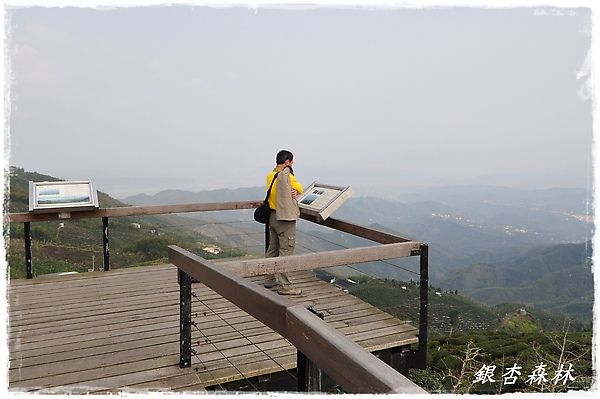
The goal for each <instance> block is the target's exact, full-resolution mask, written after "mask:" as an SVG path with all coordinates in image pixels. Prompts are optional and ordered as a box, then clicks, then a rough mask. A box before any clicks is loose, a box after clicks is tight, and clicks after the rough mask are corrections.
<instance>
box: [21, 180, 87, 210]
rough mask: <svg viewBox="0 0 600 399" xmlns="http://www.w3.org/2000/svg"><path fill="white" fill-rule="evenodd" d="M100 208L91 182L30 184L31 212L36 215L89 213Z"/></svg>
mask: <svg viewBox="0 0 600 399" xmlns="http://www.w3.org/2000/svg"><path fill="white" fill-rule="evenodd" d="M95 208H98V194H97V192H96V190H94V189H93V187H92V182H91V181H74V182H64V181H57V182H32V181H30V182H29V211H30V212H34V213H50V212H68V211H87V210H93V209H95Z"/></svg>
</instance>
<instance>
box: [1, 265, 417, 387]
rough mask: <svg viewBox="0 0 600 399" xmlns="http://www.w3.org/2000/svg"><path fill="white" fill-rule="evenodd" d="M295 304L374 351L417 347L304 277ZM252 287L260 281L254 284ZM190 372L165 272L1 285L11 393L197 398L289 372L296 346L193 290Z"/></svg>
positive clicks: (397, 326) (373, 313)
mask: <svg viewBox="0 0 600 399" xmlns="http://www.w3.org/2000/svg"><path fill="white" fill-rule="evenodd" d="M290 277H291V279H292V280H293V281H294V282H295V284H296V285H297V286H298V287H300V288H302V290H303V293H302V295H301V296H300V297H297V298H294V301H296V302H297V303H298V304H301V305H303V306H306V307H313V308H314V309H315V310H316V311H317V312H322V313H323V314H324V320H325V321H326V322H328V323H329V324H330V325H331V326H333V327H335V328H337V329H338V330H339V331H341V332H343V333H344V334H346V335H347V336H348V337H350V338H351V339H353V340H354V341H355V342H357V343H358V344H359V345H361V346H362V347H364V348H365V349H367V350H369V351H371V352H374V351H378V350H383V349H389V348H394V347H398V346H405V345H410V344H412V343H416V342H417V341H418V339H417V332H418V331H417V329H416V327H414V326H413V325H411V324H407V323H404V322H402V321H400V320H398V319H396V318H394V317H392V316H390V315H388V314H387V313H385V312H382V311H380V310H378V309H376V308H374V307H372V306H371V305H369V304H367V303H365V302H363V301H361V300H359V299H357V298H355V297H353V296H352V295H349V294H347V293H345V292H344V291H343V290H341V289H339V288H338V287H336V286H333V285H331V284H329V283H326V282H323V281H321V280H319V279H317V278H315V277H313V276H311V275H310V274H308V273H306V272H295V273H290ZM251 280H253V281H256V282H257V283H259V284H260V283H261V281H262V278H261V277H257V278H252V279H251ZM193 291H194V300H193V304H192V313H193V322H194V325H195V327H194V331H193V334H192V345H193V346H192V347H193V349H194V351H195V352H196V355H195V356H193V357H192V367H191V368H185V369H180V368H179V285H178V283H177V268H176V267H175V266H173V265H159V266H144V267H136V268H128V269H117V270H111V271H108V272H90V273H80V274H70V275H62V276H59V275H51V276H40V277H36V278H34V279H30V280H15V281H12V282H11V283H10V284H9V286H8V302H9V308H8V320H9V327H8V338H9V339H8V341H9V342H8V347H9V353H8V356H9V361H10V365H9V378H8V380H9V387H8V388H9V392H37V393H61V394H77V393H145V392H152V391H162V392H182V393H192V392H203V391H204V390H205V388H206V387H214V386H219V385H220V384H225V383H228V382H232V381H239V380H246V379H251V378H253V377H258V376H268V375H270V374H274V373H279V372H285V371H286V370H293V369H295V367H296V349H295V348H294V347H293V346H292V345H291V344H290V343H289V342H288V341H287V340H286V339H284V338H283V337H281V336H280V335H279V334H277V333H275V332H273V331H272V330H271V329H269V328H268V327H266V326H265V325H264V324H262V323H260V322H259V321H257V320H255V319H254V318H253V317H251V316H249V315H248V314H247V313H245V312H244V311H242V310H240V309H239V308H237V307H236V306H234V305H232V304H231V303H230V302H228V301H227V300H225V299H223V298H222V297H220V296H219V295H218V294H216V293H215V292H214V291H212V290H210V289H208V288H207V287H206V286H204V285H202V284H199V283H195V284H194V285H193Z"/></svg>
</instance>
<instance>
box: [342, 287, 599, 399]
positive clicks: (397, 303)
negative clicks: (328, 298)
mask: <svg viewBox="0 0 600 399" xmlns="http://www.w3.org/2000/svg"><path fill="white" fill-rule="evenodd" d="M352 280H354V281H359V284H358V285H357V286H355V287H354V288H352V289H351V291H350V293H352V294H353V295H355V296H357V297H359V298H361V299H362V300H364V301H366V302H369V303H371V304H372V305H374V306H377V307H378V308H380V309H382V310H384V311H386V312H388V313H390V314H392V315H395V316H396V317H398V318H400V319H402V320H407V321H410V322H412V323H413V324H414V325H418V321H419V314H418V312H419V290H420V287H419V285H418V283H417V282H415V281H409V282H400V281H393V280H377V279H368V278H365V277H364V276H361V277H353V278H352ZM428 294H429V307H428V350H427V368H426V369H425V370H414V369H413V370H411V371H410V378H411V380H412V381H414V382H415V383H416V384H418V385H419V386H421V387H423V388H424V389H426V390H428V391H429V392H432V393H462V394H464V393H471V394H500V393H509V392H566V391H568V390H588V389H590V387H591V384H592V382H593V377H594V375H595V374H594V371H593V368H592V325H591V323H590V324H589V325H587V326H584V325H583V324H582V323H581V322H580V321H578V320H577V319H575V318H573V317H570V316H567V315H563V314H553V313H549V312H546V311H543V310H539V309H535V308H532V307H528V306H525V305H523V304H515V303H512V304H502V305H498V306H494V307H487V306H485V305H481V304H479V303H478V302H476V301H474V300H471V299H469V298H465V297H462V296H461V295H459V294H458V292H457V291H443V290H440V289H437V288H435V287H431V286H430V287H428ZM414 349H416V347H415V348H414ZM515 363H516V364H517V366H518V367H521V369H520V371H521V375H520V378H519V379H517V380H516V381H515V384H507V383H505V382H504V379H503V377H502V375H503V374H505V373H507V372H508V371H507V370H508V369H509V368H510V367H512V366H513V365H514V364H515ZM541 363H543V364H544V365H545V366H544V367H545V371H546V373H547V375H546V376H545V378H546V380H547V381H545V382H544V381H541V382H540V383H539V384H538V383H537V382H532V381H529V382H528V381H527V380H528V377H529V375H530V374H531V373H533V372H534V370H536V367H539V365H540V364H541ZM561 365H563V367H564V369H563V371H564V370H566V368H567V367H572V371H571V374H572V376H573V377H575V380H574V381H571V380H570V379H568V378H567V381H565V384H564V385H563V379H561V378H557V380H556V381H553V380H552V378H553V377H555V376H556V373H557V371H558V370H560V367H561ZM494 366H495V367H494ZM492 369H493V371H494V373H493V378H492V379H494V380H495V382H492V381H489V380H488V379H485V378H484V379H483V380H478V379H477V378H478V377H479V376H482V375H485V373H484V371H485V372H488V373H489V372H490V371H491V370H492ZM561 373H562V371H561V372H559V377H561ZM564 376H566V375H564ZM482 382H483V383H482Z"/></svg>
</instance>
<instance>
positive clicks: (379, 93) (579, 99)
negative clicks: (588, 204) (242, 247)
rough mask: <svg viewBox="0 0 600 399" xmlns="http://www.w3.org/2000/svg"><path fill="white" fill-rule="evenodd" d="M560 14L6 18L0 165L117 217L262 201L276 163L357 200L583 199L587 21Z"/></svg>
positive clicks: (473, 10) (129, 13) (191, 13)
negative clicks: (245, 190) (115, 209)
mask: <svg viewBox="0 0 600 399" xmlns="http://www.w3.org/2000/svg"><path fill="white" fill-rule="evenodd" d="M6 3H7V4H9V5H10V4H17V3H19V2H13V3H11V2H10V1H7V2H6ZM108 3H114V2H106V3H104V4H108ZM545 3H546V4H551V3H548V2H545ZM562 3H566V4H567V5H568V4H571V5H572V6H571V7H572V8H566V6H565V5H564V4H562ZM562 3H561V2H557V3H556V5H555V6H550V7H548V6H544V7H540V6H536V5H535V3H522V4H526V5H525V6H512V7H502V8H500V7H498V5H494V2H487V3H486V2H482V3H481V4H483V5H485V6H477V7H475V6H469V5H468V4H467V3H461V4H467V5H452V4H449V3H448V2H442V3H438V4H440V5H442V6H440V7H426V6H425V5H423V4H420V5H419V6H418V7H400V6H395V7H387V8H382V7H365V6H358V7H356V6H355V7H348V6H346V7H341V6H337V7H326V6H325V5H322V6H320V7H304V8H300V7H282V6H279V7H270V6H261V7H259V8H255V7H247V6H236V7H226V8H216V7H209V6H203V5H202V4H192V3H191V2H189V3H188V5H183V6H160V5H149V6H130V7H118V8H106V7H90V6H87V7H86V6H83V7H17V8H15V7H10V6H5V7H6V9H5V12H6V17H7V18H6V22H5V23H6V31H7V32H8V33H7V37H6V39H5V43H4V45H5V55H6V62H7V65H8V68H9V69H8V70H7V71H6V72H5V74H6V75H7V78H8V79H10V83H9V84H8V85H7V87H5V91H8V94H9V98H10V104H9V105H8V108H7V110H9V111H10V112H9V113H8V114H7V115H6V121H7V122H8V129H9V130H8V135H7V137H6V138H5V141H6V148H7V149H8V151H7V152H8V157H9V158H8V161H7V162H5V163H6V164H10V165H14V166H18V167H22V168H24V169H26V170H29V171H37V172H40V173H44V174H49V175H52V176H55V177H59V178H63V179H66V180H89V179H93V180H94V181H95V184H96V188H97V189H99V190H100V191H104V192H107V193H108V194H110V195H112V196H114V197H117V198H124V197H126V196H128V195H133V194H138V193H141V192H144V193H148V194H153V193H156V192H158V191H160V190H163V189H167V188H174V189H185V190H191V191H199V190H204V189H216V188H237V187H252V186H261V185H264V182H265V176H266V174H267V173H268V171H269V170H271V169H272V168H273V167H274V164H275V154H276V152H277V151H278V150H280V149H283V148H285V149H289V150H291V151H292V152H293V153H294V155H295V163H294V167H295V172H296V176H297V178H298V179H299V181H300V182H302V183H303V184H305V185H308V184H310V183H311V182H313V181H317V182H320V183H327V184H334V185H343V186H346V185H350V186H353V187H354V188H355V192H356V195H369V193H370V191H369V190H373V192H375V193H377V192H380V191H382V190H383V188H393V187H398V189H406V188H410V187H415V186H428V185H448V184H470V183H486V184H497V185H507V186H518V187H523V186H534V187H573V186H576V187H586V186H587V185H588V184H589V183H590V181H591V178H592V174H593V159H592V141H593V130H592V127H593V126H592V123H593V118H592V117H593V112H594V101H593V99H592V94H593V93H592V92H591V89H590V72H591V59H592V56H591V54H592V52H591V50H592V47H591V45H592V36H593V35H592V33H593V28H594V24H593V21H592V8H591V7H592V2H591V1H590V2H586V1H571V2H569V1H567V2H562ZM63 4H64V5H68V3H64V2H63ZM72 4H78V3H77V2H74V3H72ZM99 4H102V3H101V2H99ZM348 4H350V3H348ZM414 4H418V3H414ZM432 4H434V5H435V3H432ZM576 6H577V7H576ZM595 11H597V10H595Z"/></svg>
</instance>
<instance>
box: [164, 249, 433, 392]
mask: <svg viewBox="0 0 600 399" xmlns="http://www.w3.org/2000/svg"><path fill="white" fill-rule="evenodd" d="M413 244H414V243H402V244H392V245H401V248H402V249H403V250H404V249H410V247H411V246H413ZM405 247H406V248H405ZM396 249H397V248H396V247H394V249H393V250H391V251H390V252H394V254H396ZM345 251H347V250H343V251H335V253H332V252H321V253H316V254H309V255H293V256H286V257H283V258H266V259H260V260H257V261H231V262H228V263H220V264H219V265H217V264H215V263H212V262H210V261H208V260H206V259H204V258H202V257H200V256H197V255H194V254H192V253H190V252H188V251H186V250H183V249H181V248H179V247H177V246H169V259H170V260H171V262H172V263H173V264H174V265H175V266H177V267H178V268H179V270H180V271H181V272H180V277H179V281H180V284H181V292H182V293H183V295H182V297H181V298H180V303H181V309H182V312H181V319H180V326H181V328H182V332H181V336H180V340H179V341H180V343H181V346H182V347H181V354H182V356H181V362H180V366H181V367H190V366H191V328H190V329H187V330H186V325H187V324H188V323H187V321H188V320H190V321H191V306H189V302H190V301H191V278H194V279H196V280H197V281H199V282H201V283H202V284H204V285H206V286H207V287H209V288H211V289H212V290H213V291H215V292H216V293H218V294H219V295H221V296H222V297H223V298H225V299H227V300H229V301H230V302H231V303H233V304H234V305H236V306H237V307H239V308H240V309H242V310H244V311H245V312H247V313H248V314H250V315H251V316H253V317H254V318H255V319H257V320H259V321H261V322H262V323H263V324H265V325H266V326H268V327H270V328H271V329H273V330H274V331H275V332H277V333H279V334H280V335H281V336H283V337H284V338H286V339H287V340H288V341H290V342H291V343H292V345H294V346H295V347H296V348H297V349H298V350H299V351H300V352H302V353H303V354H304V355H306V357H307V358H309V359H310V360H311V361H312V362H314V363H316V365H317V366H318V367H319V368H321V369H322V370H323V371H324V372H325V373H326V374H327V375H328V376H329V377H331V378H332V379H333V380H334V381H335V382H336V383H338V384H339V385H340V386H341V387H342V388H343V389H344V390H345V391H347V392H350V393H371V394H372V393H418V394H423V393H426V391H425V390H423V389H422V388H420V387H419V386H418V385H416V384H415V383H413V382H412V381H410V380H409V379H408V378H406V377H405V376H403V375H402V374H400V373H399V372H398V371H396V370H395V369H393V368H392V367H391V366H389V365H387V364H386V363H384V362H383V361H382V360H381V359H379V358H377V357H375V356H374V355H372V354H371V353H369V352H368V351H366V350H365V349H363V348H362V347H361V346H360V345H358V344H357V343H355V342H354V341H352V340H351V339H349V338H347V337H346V336H345V335H344V334H343V333H341V332H339V331H338V330H336V329H335V328H333V327H331V326H330V325H329V324H327V323H326V322H325V321H323V320H321V319H320V318H319V317H317V316H315V315H314V314H313V313H311V312H310V311H309V310H308V309H306V308H305V307H303V306H301V305H298V304H296V303H295V302H293V301H292V300H290V299H287V298H284V297H281V296H279V295H277V294H276V293H274V292H272V291H270V290H267V289H265V288H263V287H261V286H259V285H257V284H256V283H254V282H252V281H250V280H247V279H245V278H243V277H248V276H256V275H262V274H264V273H277V272H285V271H293V270H307V269H311V268H313V266H314V264H315V263H313V262H316V264H318V265H320V266H323V267H330V266H335V265H337V264H339V262H340V260H341V259H342V258H343V259H344V261H343V262H346V261H348V260H350V259H351V255H350V256H348V255H347V254H346V253H345ZM383 252H387V251H385V250H384V251H383ZM386 256H387V255H384V254H383V253H382V254H381V255H372V256H365V257H364V258H365V259H368V260H378V259H381V258H386ZM389 256H395V255H391V254H390V255H389ZM249 263H250V264H252V265H249ZM249 266H250V267H249ZM252 266H260V267H259V268H258V270H257V268H255V267H252ZM240 271H243V272H242V274H241V275H240V274H239V273H240ZM188 293H189V294H188ZM189 324H190V325H191V323H189Z"/></svg>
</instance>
